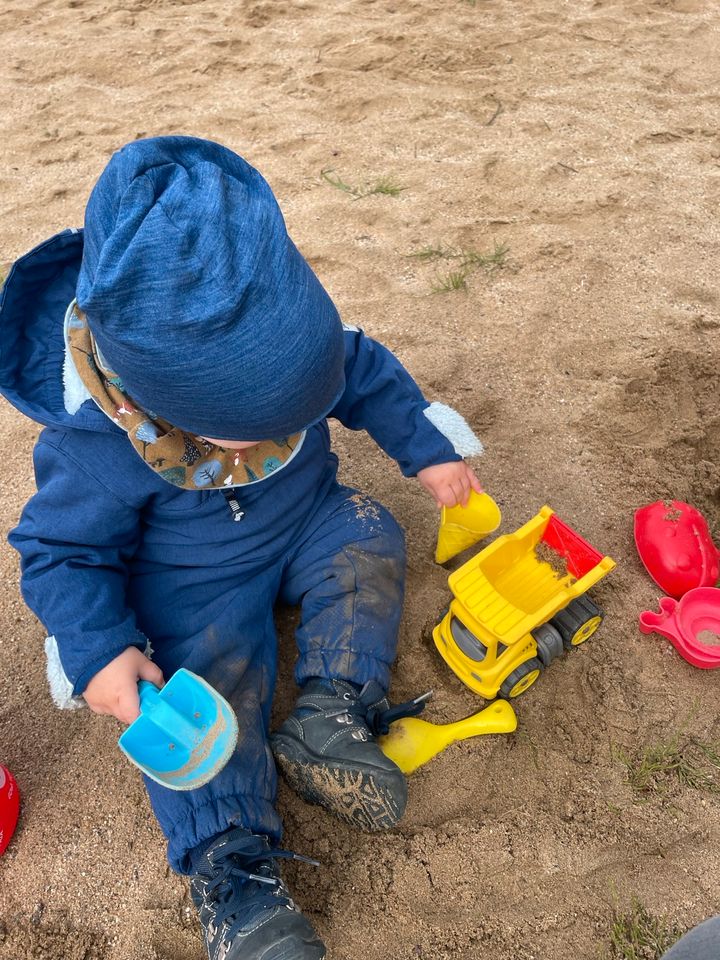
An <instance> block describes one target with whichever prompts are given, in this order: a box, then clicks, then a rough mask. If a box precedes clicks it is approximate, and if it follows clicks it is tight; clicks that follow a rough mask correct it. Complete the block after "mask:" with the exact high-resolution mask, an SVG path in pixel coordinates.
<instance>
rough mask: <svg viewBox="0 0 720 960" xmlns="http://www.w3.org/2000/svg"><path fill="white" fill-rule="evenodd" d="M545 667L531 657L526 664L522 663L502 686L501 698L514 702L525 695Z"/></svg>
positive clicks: (506, 678)
mask: <svg viewBox="0 0 720 960" xmlns="http://www.w3.org/2000/svg"><path fill="white" fill-rule="evenodd" d="M542 668H543V665H542V663H541V662H540V660H538V658H537V657H531V658H530V659H529V660H526V661H525V663H521V664H520V666H519V667H516V668H515V669H514V670H513V672H512V673H510V674H508V676H507V677H505V679H504V680H503V682H502V683H501V684H500V696H501V697H505V699H506V700H512V699H513V698H514V697H519V696H520V694H521V693H525V691H526V690H527V688H528V687H531V686H532V685H533V683H535V681H536V680H537V678H538V677H539V676H540V674H541V672H542Z"/></svg>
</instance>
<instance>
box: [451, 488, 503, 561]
mask: <svg viewBox="0 0 720 960" xmlns="http://www.w3.org/2000/svg"><path fill="white" fill-rule="evenodd" d="M500 519H501V516H500V508H499V507H498V505H497V504H496V503H495V501H494V500H493V498H492V497H491V496H490V495H489V494H487V493H476V492H475V491H474V490H471V491H470V499H469V500H468V504H467V506H466V507H460V506H458V507H443V508H442V511H441V512H440V529H439V531H438V540H437V547H436V548H435V563H447V561H448V560H450V559H451V558H452V557H454V556H456V555H457V554H458V553H462V551H463V550H467V548H468V547H472V546H473V544H475V543H478V542H479V541H480V540H482V539H483V538H484V537H487V536H488V534H490V533H492V532H493V530H497V528H498V527H499V526H500Z"/></svg>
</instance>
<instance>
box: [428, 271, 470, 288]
mask: <svg viewBox="0 0 720 960" xmlns="http://www.w3.org/2000/svg"><path fill="white" fill-rule="evenodd" d="M466 277H467V271H465V270H451V271H450V273H446V274H445V275H444V276H441V277H438V278H437V280H436V281H435V283H434V284H433V287H432V292H433V293H450V292H451V291H452V290H467V282H466V279H465V278H466Z"/></svg>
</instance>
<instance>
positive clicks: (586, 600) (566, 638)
mask: <svg viewBox="0 0 720 960" xmlns="http://www.w3.org/2000/svg"><path fill="white" fill-rule="evenodd" d="M603 616H604V614H603V612H602V610H601V609H600V607H598V606H597V605H596V604H594V603H593V602H592V600H591V599H590V597H588V596H582V597H578V598H577V599H576V600H572V601H571V602H570V603H569V604H568V605H567V606H566V607H565V609H564V610H561V611H560V612H559V613H556V614H555V616H554V617H553V618H552V620H551V621H550V623H551V624H552V625H553V626H554V627H555V629H556V630H557V631H558V633H559V634H560V636H561V637H562V639H563V644H564V645H565V649H566V650H571V649H572V648H573V647H579V646H580V644H581V643H585V641H586V640H587V639H588V638H589V637H591V636H592V635H593V634H594V633H595V631H596V630H597V628H598V627H599V626H600V624H601V623H602V621H603Z"/></svg>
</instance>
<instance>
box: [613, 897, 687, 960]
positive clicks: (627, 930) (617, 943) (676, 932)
mask: <svg viewBox="0 0 720 960" xmlns="http://www.w3.org/2000/svg"><path fill="white" fill-rule="evenodd" d="M681 933H682V931H681V930H680V929H678V927H677V925H676V924H673V923H670V922H669V921H668V919H667V917H655V916H653V915H652V914H651V913H648V911H647V910H646V909H645V907H644V906H643V905H642V903H640V901H639V900H637V899H633V901H632V905H631V908H630V910H628V911H627V913H623V914H619V913H616V914H615V919H614V921H613V925H612V928H611V930H610V949H609V950H608V952H607V954H606V958H607V960H660V957H662V955H663V954H664V953H665V951H666V950H667V949H668V948H669V947H671V946H672V945H673V943H675V941H676V940H677V939H678V938H679V937H680V934H681Z"/></svg>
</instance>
